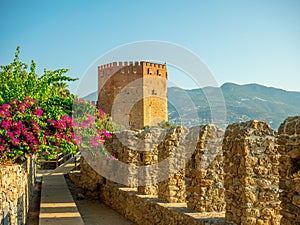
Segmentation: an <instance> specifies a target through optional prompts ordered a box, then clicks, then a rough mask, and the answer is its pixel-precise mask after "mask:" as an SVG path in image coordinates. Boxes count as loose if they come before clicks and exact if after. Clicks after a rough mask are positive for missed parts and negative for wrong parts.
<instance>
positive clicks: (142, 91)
mask: <svg viewBox="0 0 300 225" xmlns="http://www.w3.org/2000/svg"><path fill="white" fill-rule="evenodd" d="M166 80H167V68H166V65H163V64H157V63H150V62H143V61H142V62H119V63H117V62H114V63H110V64H106V65H102V66H99V67H98V107H99V108H101V109H103V110H104V111H105V112H106V113H108V114H110V115H112V118H113V120H114V121H115V122H116V123H117V124H119V125H122V126H125V127H126V128H131V129H142V128H143V127H145V126H148V125H149V126H153V125H157V124H158V123H159V122H162V121H167V120H168V113H167V82H166Z"/></svg>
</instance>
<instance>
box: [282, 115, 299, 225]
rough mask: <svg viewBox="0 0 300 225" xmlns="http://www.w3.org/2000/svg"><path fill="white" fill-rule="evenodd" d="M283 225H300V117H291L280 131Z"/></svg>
mask: <svg viewBox="0 0 300 225" xmlns="http://www.w3.org/2000/svg"><path fill="white" fill-rule="evenodd" d="M278 135H279V136H278V141H277V142H278V144H279V152H280V154H281V156H280V167H279V172H280V188H281V189H282V192H281V194H280V200H281V201H282V202H281V208H282V209H281V215H282V217H283V218H282V220H281V224H282V225H296V224H300V116H296V117H289V118H287V119H286V120H285V121H284V123H282V124H281V126H280V127H279V130H278Z"/></svg>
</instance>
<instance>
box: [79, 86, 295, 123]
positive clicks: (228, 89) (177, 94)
mask: <svg viewBox="0 0 300 225" xmlns="http://www.w3.org/2000/svg"><path fill="white" fill-rule="evenodd" d="M217 90H218V89H217V88H214V87H205V88H199V89H193V90H184V89H180V88H177V87H171V88H168V99H169V103H168V111H169V121H170V122H171V123H175V124H182V125H185V126H194V125H197V124H196V123H200V124H205V123H209V122H210V121H211V110H210V106H209V104H208V101H207V98H206V95H205V94H204V93H214V92H216V91H217ZM221 90H222V93H223V96H224V100H225V106H226V116H227V124H230V123H234V122H239V121H247V120H252V119H256V120H262V121H266V122H268V123H269V124H270V125H271V126H272V127H273V128H274V129H277V128H278V127H279V125H280V124H281V123H282V122H283V120H284V119H285V118H286V117H288V116H293V115H299V114H300V92H290V91H285V90H282V89H277V88H272V87H266V86H263V85H259V84H247V85H237V84H233V83H225V84H223V85H222V86H221ZM96 98H97V95H96V93H92V94H90V95H88V96H87V97H86V98H85V99H87V100H95V99H96ZM188 101H190V103H191V102H192V104H193V106H194V107H193V108H194V110H193V109H191V107H189V106H190V105H191V104H187V102H188ZM195 110H196V111H197V112H195ZM179 115H180V116H179ZM194 115H197V116H198V118H194Z"/></svg>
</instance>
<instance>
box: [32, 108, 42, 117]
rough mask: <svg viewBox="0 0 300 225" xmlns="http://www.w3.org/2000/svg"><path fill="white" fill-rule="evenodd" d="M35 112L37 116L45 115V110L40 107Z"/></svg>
mask: <svg viewBox="0 0 300 225" xmlns="http://www.w3.org/2000/svg"><path fill="white" fill-rule="evenodd" d="M33 114H35V115H36V116H42V115H43V110H42V109H40V108H38V109H36V111H35V112H34V113H33Z"/></svg>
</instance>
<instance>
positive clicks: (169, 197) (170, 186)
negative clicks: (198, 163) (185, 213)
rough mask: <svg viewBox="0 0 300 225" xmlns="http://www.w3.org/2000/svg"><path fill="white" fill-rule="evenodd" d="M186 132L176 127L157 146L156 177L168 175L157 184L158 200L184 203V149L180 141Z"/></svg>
mask: <svg viewBox="0 0 300 225" xmlns="http://www.w3.org/2000/svg"><path fill="white" fill-rule="evenodd" d="M187 132H188V130H187V129H186V128H185V127H182V126H181V127H176V128H174V129H172V130H170V131H169V132H168V133H167V135H166V137H165V139H164V140H163V142H162V143H161V144H160V145H159V146H158V161H159V162H160V163H161V164H160V165H159V171H158V176H159V177H160V178H161V177H163V176H166V174H170V176H168V177H166V178H165V179H160V180H162V181H160V182H159V183H158V198H159V199H162V200H165V201H167V202H172V203H175V202H176V203H180V202H185V201H186V189H185V168H184V164H185V159H184V157H185V149H184V147H183V145H182V141H184V138H185V136H186V134H187ZM163 161H164V162H163ZM180 164H182V166H180ZM178 166H179V167H181V168H178Z"/></svg>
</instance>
